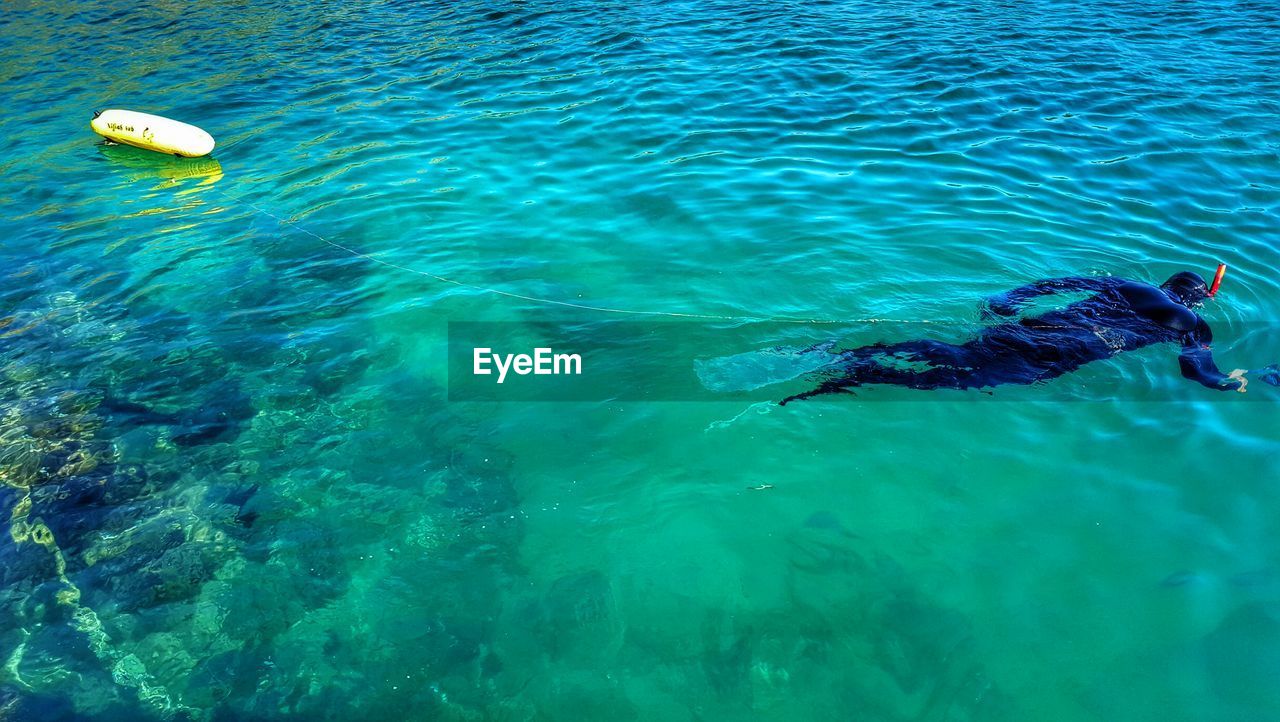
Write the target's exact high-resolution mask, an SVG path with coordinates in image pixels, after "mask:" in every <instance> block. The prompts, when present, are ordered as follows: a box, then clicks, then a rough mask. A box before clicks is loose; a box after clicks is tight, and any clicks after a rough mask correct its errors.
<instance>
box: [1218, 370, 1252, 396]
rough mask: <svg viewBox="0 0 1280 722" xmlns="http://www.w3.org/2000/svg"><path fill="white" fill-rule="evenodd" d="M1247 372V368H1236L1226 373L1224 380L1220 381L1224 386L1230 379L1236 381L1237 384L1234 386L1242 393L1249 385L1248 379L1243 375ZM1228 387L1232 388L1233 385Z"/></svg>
mask: <svg viewBox="0 0 1280 722" xmlns="http://www.w3.org/2000/svg"><path fill="white" fill-rule="evenodd" d="M1247 373H1249V369H1236V370H1235V371H1232V372H1231V373H1229V374H1227V378H1226V380H1224V381H1223V382H1222V383H1223V385H1224V386H1225V385H1227V384H1229V383H1231V382H1232V381H1235V382H1237V383H1238V384H1239V385H1238V386H1235V387H1234V388H1235V390H1236V391H1239V392H1240V393H1242V394H1243V393H1244V392H1245V389H1246V388H1247V387H1248V386H1249V379H1246V378H1245V377H1244V375H1245V374H1247ZM1228 388H1233V387H1230V386H1228Z"/></svg>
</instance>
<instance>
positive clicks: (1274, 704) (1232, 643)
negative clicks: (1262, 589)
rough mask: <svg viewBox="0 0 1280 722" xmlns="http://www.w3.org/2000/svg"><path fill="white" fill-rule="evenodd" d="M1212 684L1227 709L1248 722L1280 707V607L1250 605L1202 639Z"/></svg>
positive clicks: (1269, 716)
mask: <svg viewBox="0 0 1280 722" xmlns="http://www.w3.org/2000/svg"><path fill="white" fill-rule="evenodd" d="M1202 649H1203V654H1204V664H1205V667H1206V672H1207V675H1208V678H1209V683H1210V688H1211V689H1212V690H1213V692H1214V694H1215V695H1216V697H1217V698H1218V700H1219V701H1220V703H1221V705H1222V707H1223V710H1224V712H1226V713H1227V714H1229V715H1230V717H1231V718H1232V719H1235V720H1240V721H1241V722H1248V721H1252V720H1257V722H1263V720H1272V719H1275V713H1276V710H1280V683H1278V681H1280V606H1278V605H1276V604H1265V603H1251V604H1246V605H1244V606H1242V607H1240V608H1239V609H1237V610H1236V611H1234V612H1232V613H1231V615H1230V616H1228V617H1227V618H1226V619H1224V620H1223V621H1222V623H1221V624H1219V625H1218V627H1217V629H1215V630H1213V631H1212V632H1211V633H1209V635H1208V636H1206V637H1205V638H1204V640H1203V642H1202Z"/></svg>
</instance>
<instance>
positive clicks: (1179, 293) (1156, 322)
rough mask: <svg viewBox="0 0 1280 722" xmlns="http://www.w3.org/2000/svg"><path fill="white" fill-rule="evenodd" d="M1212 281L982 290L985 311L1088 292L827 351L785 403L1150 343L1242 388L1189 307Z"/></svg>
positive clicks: (1069, 363) (984, 375)
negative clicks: (952, 331)
mask: <svg viewBox="0 0 1280 722" xmlns="http://www.w3.org/2000/svg"><path fill="white" fill-rule="evenodd" d="M1225 270H1226V267H1225V266H1219V268H1218V274H1217V276H1216V277H1215V278H1214V284H1213V288H1212V289H1211V288H1209V286H1208V285H1207V284H1206V283H1205V280H1204V279H1203V278H1201V277H1200V276H1199V275H1198V274H1195V273H1192V272H1190V271H1183V272H1181V273H1176V274H1174V275H1173V276H1171V277H1170V278H1169V280H1167V281H1165V282H1164V283H1163V284H1161V285H1160V286H1159V287H1157V286H1153V285H1151V284H1148V283H1142V282H1140V281H1131V280H1126V279H1122V278H1083V277H1073V278H1052V279H1046V280H1042V281H1037V282H1035V283H1032V284H1030V285H1027V286H1023V287H1021V288H1017V289H1014V290H1012V291H1008V292H1006V293H1003V294H1000V295H998V296H996V297H994V298H991V299H988V301H987V303H986V307H985V308H984V309H983V318H985V319H993V318H999V317H1005V318H1007V317H1012V316H1015V315H1017V313H1018V309H1019V307H1020V306H1021V305H1022V304H1024V303H1026V302H1027V301H1030V300H1031V299H1034V298H1037V297H1040V296H1047V295H1051V294H1056V293H1072V292H1092V294H1093V295H1091V296H1089V297H1088V298H1086V299H1084V300H1082V301H1079V302H1077V303H1072V304H1070V305H1068V306H1066V307H1065V308H1062V309H1058V310H1054V311H1050V312H1048V313H1044V314H1042V315H1039V316H1032V317H1027V318H1022V319H1019V320H1018V321H1012V322H1007V323H1001V324H998V325H994V326H989V327H987V328H985V329H983V330H982V332H981V333H979V334H978V335H977V337H975V338H973V339H972V340H970V341H967V342H965V343H963V344H950V343H943V342H940V341H933V340H929V339H915V340H911V341H905V342H902V343H894V344H884V343H877V344H872V345H870V346H863V347H861V348H855V349H850V350H846V351H840V352H836V353H833V354H832V356H833V357H834V359H835V360H834V361H833V363H832V367H833V368H834V369H835V370H834V374H835V375H834V377H833V378H830V379H827V380H825V381H823V382H822V383H820V384H819V385H818V386H817V388H814V389H812V390H810V391H806V392H804V393H800V394H795V395H794V396H789V397H787V398H785V399H783V400H782V402H781V403H782V404H783V405H786V404H787V403H789V402H792V401H797V400H800V399H808V398H812V397H814V396H820V395H822V394H830V393H853V392H852V391H850V389H851V388H854V387H857V386H863V385H865V384H891V385H896V386H905V387H907V388H913V389H926V390H930V389H940V388H947V389H968V388H982V387H988V386H999V385H1001V384H1032V383H1035V382H1037V381H1044V380H1047V379H1052V378H1056V377H1058V376H1062V375H1063V374H1066V373H1070V372H1072V371H1075V370H1076V369H1078V368H1080V367H1081V366H1083V365H1085V364H1087V363H1089V362H1091V361H1098V360H1101V359H1105V358H1110V357H1112V356H1115V355H1116V354H1119V353H1121V352H1123V351H1132V350H1135V349H1139V348H1143V347H1145V346H1150V345H1153V344H1157V343H1178V344H1180V345H1181V348H1182V350H1181V353H1180V355H1179V357H1178V361H1179V364H1180V366H1181V368H1182V375H1183V376H1185V377H1186V378H1188V379H1191V380H1193V381H1196V382H1199V383H1200V384H1203V385H1204V386H1206V387H1208V388H1211V389H1216V390H1220V391H1230V390H1235V391H1244V390H1245V386H1246V385H1247V383H1248V382H1247V381H1246V380H1245V378H1244V375H1245V373H1247V372H1246V371H1245V370H1243V369H1237V370H1235V371H1232V372H1231V373H1230V374H1224V373H1222V372H1221V371H1219V370H1218V367H1217V366H1216V365H1215V364H1214V362H1213V355H1212V352H1211V351H1210V349H1209V344H1210V342H1211V341H1212V340H1213V333H1212V332H1211V331H1210V329H1209V324H1208V323H1206V322H1205V320H1204V319H1203V318H1201V317H1200V315H1199V314H1198V313H1196V312H1195V311H1194V310H1192V309H1194V308H1196V307H1198V306H1200V305H1202V304H1203V303H1204V301H1205V300H1206V299H1210V298H1213V296H1214V294H1215V293H1216V292H1217V289H1218V284H1219V283H1220V282H1221V280H1222V275H1223V273H1224V272H1225ZM1259 374H1260V375H1261V378H1262V380H1263V381H1265V382H1267V383H1269V384H1271V385H1273V386H1275V385H1280V372H1277V369H1276V367H1275V366H1274V365H1273V366H1269V367H1266V368H1264V369H1261V370H1260V371H1259Z"/></svg>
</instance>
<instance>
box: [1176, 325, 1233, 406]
mask: <svg viewBox="0 0 1280 722" xmlns="http://www.w3.org/2000/svg"><path fill="white" fill-rule="evenodd" d="M1212 341H1213V332H1212V331H1210V330H1209V324H1207V323H1205V322H1204V319H1199V323H1197V324H1196V327H1195V329H1194V330H1192V331H1190V332H1189V333H1187V334H1186V335H1184V336H1183V337H1182V353H1180V354H1179V355H1178V365H1179V366H1181V367H1182V375H1183V376H1185V377H1187V378H1189V379H1191V380H1192V381H1196V382H1198V383H1200V384H1202V385H1204V386H1206V387H1208V388H1211V389H1217V390H1219V391H1244V384H1245V381H1244V379H1243V378H1242V376H1243V373H1237V372H1234V371H1233V372H1232V373H1231V375H1229V376H1228V375H1227V374H1224V373H1222V372H1221V371H1219V370H1218V366H1217V364H1215V363H1214V362H1213V352H1212V351H1210V350H1209V343H1210V342H1212Z"/></svg>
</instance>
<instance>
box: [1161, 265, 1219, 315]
mask: <svg viewBox="0 0 1280 722" xmlns="http://www.w3.org/2000/svg"><path fill="white" fill-rule="evenodd" d="M1160 288H1163V289H1164V290H1166V291H1168V292H1169V293H1170V294H1171V295H1172V296H1173V297H1174V298H1175V299H1177V301H1178V303H1181V304H1182V305H1183V306H1186V307H1188V308H1190V307H1192V306H1199V305H1200V304H1202V303H1204V302H1205V299H1207V298H1209V284H1207V283H1205V282H1204V279H1203V278H1201V277H1200V274H1198V273H1192V272H1191V271H1183V272H1181V273H1175V274H1173V275H1172V276H1169V280H1167V281H1165V282H1164V283H1162V284H1160Z"/></svg>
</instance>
